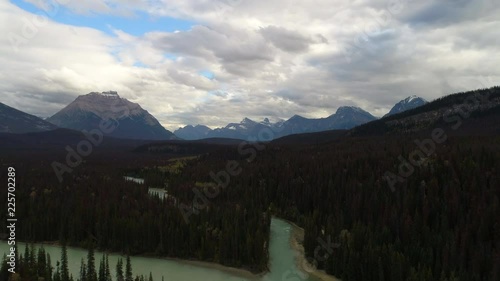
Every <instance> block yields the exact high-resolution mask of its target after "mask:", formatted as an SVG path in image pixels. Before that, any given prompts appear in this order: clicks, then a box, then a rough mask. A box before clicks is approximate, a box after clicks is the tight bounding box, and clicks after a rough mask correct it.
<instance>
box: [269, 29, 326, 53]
mask: <svg viewBox="0 0 500 281" xmlns="http://www.w3.org/2000/svg"><path fill="white" fill-rule="evenodd" d="M260 33H261V34H262V36H263V37H264V38H265V39H266V40H268V41H269V42H271V43H272V44H273V45H274V46H276V47H277V48H280V49H282V50H283V51H286V52H303V51H306V50H307V49H308V48H309V45H310V44H312V43H313V41H312V40H311V38H308V37H306V36H304V35H302V34H300V33H298V32H295V31H291V30H288V29H286V28H283V27H278V26H268V27H265V28H261V29H260ZM322 39H323V40H326V38H324V37H323V38H322Z"/></svg>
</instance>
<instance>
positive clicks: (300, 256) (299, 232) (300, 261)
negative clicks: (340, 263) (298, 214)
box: [285, 220, 341, 281]
mask: <svg viewBox="0 0 500 281" xmlns="http://www.w3.org/2000/svg"><path fill="white" fill-rule="evenodd" d="M285 221H286V222H287V223H289V224H290V225H291V226H292V233H291V235H290V247H292V249H293V250H294V251H295V252H296V253H297V254H296V255H295V262H296V265H297V268H298V269H299V270H301V271H303V272H304V273H306V274H309V275H312V276H313V277H314V278H316V279H318V280H321V281H341V280H340V279H338V278H336V277H334V276H332V275H329V274H327V273H326V272H325V271H324V270H318V269H314V267H313V266H312V265H311V264H310V263H309V262H308V261H307V258H306V256H305V250H304V246H303V241H304V229H303V228H301V227H299V226H298V225H296V224H295V223H293V222H291V221H288V220H285ZM312 269H314V270H312Z"/></svg>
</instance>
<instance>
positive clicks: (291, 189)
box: [0, 136, 500, 281]
mask: <svg viewBox="0 0 500 281" xmlns="http://www.w3.org/2000/svg"><path fill="white" fill-rule="evenodd" d="M420 137H422V136H416V137H415V138H420ZM424 137H425V136H424ZM427 137H428V136H427ZM413 141H414V138H412V137H409V136H406V137H394V136H393V137H371V138H353V137H350V138H343V139H340V140H338V141H335V142H332V143H328V144H323V145H313V146H300V147H298V146H293V145H281V146H280V145H273V144H268V145H266V149H265V150H263V151H259V152H258V153H257V155H256V157H255V160H254V161H250V162H249V161H247V160H248V155H241V154H239V153H238V150H237V148H235V147H227V148H224V149H220V150H218V151H210V152H209V153H206V154H203V155H200V157H199V158H197V159H193V160H190V161H188V162H187V164H186V165H185V166H184V167H183V168H182V169H181V170H180V172H179V171H176V172H175V173H171V172H169V171H168V169H164V167H165V166H168V165H170V164H172V163H171V162H169V161H168V159H161V157H160V159H158V158H154V159H153V158H148V157H149V156H148V155H149V154H147V153H132V154H130V156H129V157H130V159H129V160H130V161H112V160H110V159H113V158H112V157H109V158H106V157H99V155H96V156H95V158H94V159H89V163H87V164H85V165H82V166H81V167H79V168H78V169H76V170H75V171H74V172H73V173H72V174H70V175H68V178H67V179H66V181H65V182H64V183H63V184H59V183H58V182H57V181H56V179H55V177H54V176H53V173H52V171H51V170H50V168H47V167H50V165H46V163H45V162H44V159H43V158H41V159H34V160H33V159H31V161H30V162H26V163H25V164H23V166H22V167H19V168H18V169H17V170H18V171H19V173H20V175H19V177H18V178H19V183H18V191H17V195H16V196H17V202H18V205H17V208H18V210H17V212H18V217H22V218H23V224H22V225H20V227H19V229H18V239H22V240H29V241H55V240H65V241H67V242H68V243H69V244H70V245H77V246H83V247H88V246H90V245H96V247H97V248H99V249H106V250H110V251H119V252H124V253H128V254H132V255H133V254H139V253H140V254H151V255H159V256H169V257H179V258H184V259H198V260H205V261H213V262H218V263H221V264H224V265H229V266H236V267H244V268H248V269H250V270H253V271H263V270H265V269H266V268H267V263H268V254H267V249H268V243H269V234H270V233H269V227H270V217H271V215H277V216H280V217H283V218H286V219H289V220H291V221H294V222H296V223H298V224H299V225H301V226H302V227H304V228H305V239H304V247H305V250H306V254H307V256H309V257H314V250H315V249H316V247H317V246H318V242H317V238H325V239H326V238H327V237H328V236H330V237H331V239H332V240H335V241H337V242H338V243H340V245H341V246H340V248H338V249H336V250H335V251H334V252H333V253H332V254H331V255H329V257H328V259H326V260H325V261H322V262H319V264H318V266H319V267H320V268H323V269H325V270H326V271H327V272H328V273H329V274H332V275H335V276H337V277H340V278H341V279H342V280H344V281H353V280H363V281H370V280H372V281H382V280H384V281H400V280H406V281H413V280H426V281H432V280H436V281H446V280H447V281H455V280H460V281H496V280H499V279H500V272H499V269H500V246H499V242H500V206H499V205H500V204H499V198H500V179H499V175H498V171H499V169H500V161H499V159H500V139H499V138H498V137H450V138H449V140H448V141H447V142H446V143H444V144H442V145H439V146H437V148H436V149H437V150H436V153H435V154H433V155H431V156H430V157H429V158H428V159H427V160H426V161H425V163H424V164H422V165H420V166H418V167H415V171H414V172H413V173H412V174H411V175H410V176H409V177H408V178H406V179H405V180H404V181H403V182H401V183H399V184H398V185H397V186H396V189H395V191H394V192H393V191H392V190H391V189H390V188H389V187H388V184H387V182H386V181H385V180H384V178H383V176H384V174H385V173H386V171H397V170H398V166H399V165H400V161H399V160H398V156H399V155H402V156H403V157H408V154H409V153H410V152H411V151H413V150H414V149H416V146H415V144H414V142H413ZM230 160H231V161H236V162H237V163H238V164H239V167H240V168H241V173H240V174H238V175H237V176H231V177H230V182H229V184H228V186H227V187H226V188H224V189H223V190H221V192H220V194H218V196H216V197H214V198H210V199H209V200H207V202H205V203H206V208H202V209H199V210H198V209H197V211H199V214H196V215H192V216H190V219H189V222H188V223H186V222H185V221H184V218H183V216H182V213H181V212H180V210H179V208H178V204H184V205H186V206H188V207H193V208H195V204H193V199H194V197H195V193H194V192H193V188H199V189H201V190H202V189H203V187H204V186H208V185H209V184H211V183H212V184H213V183H214V180H213V179H212V178H211V177H210V174H211V172H214V173H217V172H219V171H223V170H224V169H225V167H226V165H227V163H228V161H230ZM131 172H134V173H135V175H137V176H141V177H144V178H145V179H146V183H147V185H151V186H154V187H160V188H166V189H167V190H168V193H169V195H170V196H172V197H171V198H174V199H175V200H160V199H159V198H154V197H152V196H150V195H149V194H148V190H147V188H146V186H140V185H137V184H134V183H130V182H125V181H124V180H123V179H122V177H123V175H124V174H128V173H131ZM3 176H4V175H3ZM0 195H1V196H2V200H5V196H6V195H5V190H4V189H2V191H1V192H0ZM2 212H5V211H4V210H1V211H0V220H4V219H5V213H2Z"/></svg>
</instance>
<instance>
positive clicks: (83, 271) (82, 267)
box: [79, 258, 87, 281]
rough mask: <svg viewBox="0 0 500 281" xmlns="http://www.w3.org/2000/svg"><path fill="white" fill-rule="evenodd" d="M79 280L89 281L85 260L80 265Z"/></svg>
mask: <svg viewBox="0 0 500 281" xmlns="http://www.w3.org/2000/svg"><path fill="white" fill-rule="evenodd" d="M79 281H87V266H86V265H85V261H83V258H82V263H81V265H80V280H79Z"/></svg>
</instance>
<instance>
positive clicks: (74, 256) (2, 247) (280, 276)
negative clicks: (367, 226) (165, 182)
mask: <svg viewBox="0 0 500 281" xmlns="http://www.w3.org/2000/svg"><path fill="white" fill-rule="evenodd" d="M291 231H292V227H291V226H290V224H288V223H287V222H285V221H282V220H279V219H273V220H272V222H271V242H270V247H269V256H270V272H269V273H267V274H266V275H265V276H263V277H261V278H257V280H261V281H313V280H315V279H312V278H311V277H307V276H306V275H305V274H304V273H302V272H300V271H298V270H297V267H296V266H295V254H296V252H295V251H294V250H293V249H291V247H290V235H291ZM19 246H20V253H24V248H25V244H23V243H19ZM37 246H40V245H37ZM43 247H44V249H45V251H46V252H48V253H49V254H50V257H51V259H52V262H53V264H54V267H55V261H56V260H59V259H60V256H61V248H60V247H58V246H50V245H43ZM8 248H9V246H8V245H7V242H5V241H0V253H1V254H2V255H3V253H6V252H7V250H8ZM67 251H68V262H69V271H70V273H71V274H72V275H73V276H74V277H78V275H79V273H80V264H81V260H82V259H84V260H86V257H87V251H86V250H84V249H80V248H72V247H68V250H67ZM101 257H102V252H96V253H95V259H96V267H97V268H98V267H99V260H100V259H101ZM120 257H121V258H125V257H123V256H121V255H118V254H110V255H109V264H110V267H111V269H112V272H111V274H112V276H113V280H114V279H115V278H114V277H115V272H114V269H115V266H116V262H117V261H118V258H120ZM130 259H131V261H132V269H133V273H134V275H145V276H149V273H150V272H151V273H152V274H153V278H154V280H155V281H161V280H162V277H164V280H165V281H197V280H203V281H226V280H227V281H250V280H251V279H247V278H242V277H238V276H235V275H232V274H230V273H227V272H225V271H222V270H218V269H212V268H207V267H202V266H195V265H190V264H186V263H183V262H178V261H173V260H166V259H159V258H146V257H131V258H130Z"/></svg>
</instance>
